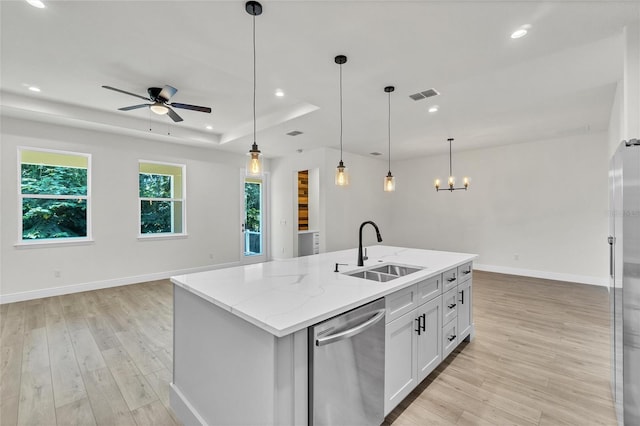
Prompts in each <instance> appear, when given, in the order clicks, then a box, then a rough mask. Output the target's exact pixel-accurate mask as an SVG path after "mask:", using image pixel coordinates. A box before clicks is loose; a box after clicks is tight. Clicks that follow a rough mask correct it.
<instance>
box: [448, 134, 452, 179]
mask: <svg viewBox="0 0 640 426" xmlns="http://www.w3.org/2000/svg"><path fill="white" fill-rule="evenodd" d="M452 141H453V139H449V177H451V176H453V173H452V172H451V170H452V168H451V142H452Z"/></svg>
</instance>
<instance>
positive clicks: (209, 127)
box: [205, 126, 213, 130]
mask: <svg viewBox="0 0 640 426" xmlns="http://www.w3.org/2000/svg"><path fill="white" fill-rule="evenodd" d="M205 129H207V130H213V126H206V127H205Z"/></svg>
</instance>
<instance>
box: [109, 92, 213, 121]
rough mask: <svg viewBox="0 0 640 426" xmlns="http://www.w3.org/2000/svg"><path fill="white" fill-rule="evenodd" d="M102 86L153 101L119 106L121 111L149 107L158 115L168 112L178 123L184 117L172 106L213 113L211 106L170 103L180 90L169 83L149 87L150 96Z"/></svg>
mask: <svg viewBox="0 0 640 426" xmlns="http://www.w3.org/2000/svg"><path fill="white" fill-rule="evenodd" d="M102 87H103V88H105V89H108V90H113V91H114V92H120V93H124V94H125V95H129V96H134V97H136V98H140V99H143V100H145V101H148V102H151V103H150V104H140V105H131V106H128V107H122V108H118V110H120V111H131V110H133V109H140V108H145V107H149V109H150V110H151V111H152V112H154V113H156V114H158V115H165V114H167V115H168V116H169V117H171V119H172V120H173V121H175V122H176V123H177V122H180V121H183V120H182V117H180V116H179V115H178V114H177V113H176V112H175V111H174V110H173V109H171V107H173V108H180V109H187V110H191V111H199V112H206V113H211V108H209V107H203V106H197V105H189V104H181V103H177V102H172V103H169V99H171V97H172V96H173V95H175V94H176V92H177V91H178V89H176V88H175V87H172V86H169V85H166V86H164V87H149V88H148V89H147V93H148V94H149V97H144V96H141V95H137V94H135V93H131V92H127V91H126V90H122V89H117V88H115V87H111V86H102Z"/></svg>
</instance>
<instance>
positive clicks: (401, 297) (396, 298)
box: [384, 284, 418, 323]
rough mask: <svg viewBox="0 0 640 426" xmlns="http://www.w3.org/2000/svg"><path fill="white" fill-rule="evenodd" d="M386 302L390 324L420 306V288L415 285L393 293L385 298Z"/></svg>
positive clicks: (387, 320)
mask: <svg viewBox="0 0 640 426" xmlns="http://www.w3.org/2000/svg"><path fill="white" fill-rule="evenodd" d="M384 302H385V305H386V308H387V312H386V322H387V323H389V322H391V321H393V320H394V319H396V318H400V317H401V316H402V315H404V314H406V313H407V312H409V311H410V310H412V309H414V308H416V307H417V306H418V286H417V285H416V284H414V285H412V286H409V287H407V288H403V289H402V290H398V291H396V292H395V293H391V294H390V295H388V296H385V298H384Z"/></svg>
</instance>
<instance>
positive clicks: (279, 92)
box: [276, 89, 284, 98]
mask: <svg viewBox="0 0 640 426" xmlns="http://www.w3.org/2000/svg"><path fill="white" fill-rule="evenodd" d="M276 96H277V97H279V98H281V97H283V96H284V92H283V91H282V90H280V89H278V90H276Z"/></svg>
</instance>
